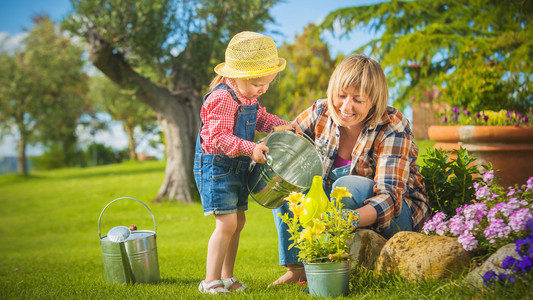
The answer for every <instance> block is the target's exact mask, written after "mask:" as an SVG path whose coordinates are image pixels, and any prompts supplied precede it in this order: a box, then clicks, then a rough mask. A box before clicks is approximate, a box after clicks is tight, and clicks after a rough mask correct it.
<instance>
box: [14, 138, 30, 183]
mask: <svg viewBox="0 0 533 300" xmlns="http://www.w3.org/2000/svg"><path fill="white" fill-rule="evenodd" d="M17 171H18V173H19V174H21V175H24V176H28V165H27V164H26V137H25V136H24V135H23V134H21V135H20V139H19V142H18V155H17Z"/></svg>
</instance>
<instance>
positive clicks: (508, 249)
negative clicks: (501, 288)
mask: <svg viewBox="0 0 533 300" xmlns="http://www.w3.org/2000/svg"><path fill="white" fill-rule="evenodd" d="M507 256H512V257H514V258H516V259H520V256H519V255H518V253H516V245H515V244H507V245H505V246H503V247H501V248H500V249H498V251H496V252H495V253H494V254H492V255H491V256H490V257H489V258H487V260H485V262H484V263H483V264H482V265H481V266H479V267H477V268H475V269H474V270H472V271H471V272H470V273H468V275H467V276H466V278H465V281H466V282H467V283H470V284H473V285H475V286H478V287H481V286H483V275H485V273H487V272H488V271H490V270H492V271H494V272H496V274H509V271H508V270H504V269H503V268H502V262H503V260H504V259H505V258H506V257H507Z"/></svg>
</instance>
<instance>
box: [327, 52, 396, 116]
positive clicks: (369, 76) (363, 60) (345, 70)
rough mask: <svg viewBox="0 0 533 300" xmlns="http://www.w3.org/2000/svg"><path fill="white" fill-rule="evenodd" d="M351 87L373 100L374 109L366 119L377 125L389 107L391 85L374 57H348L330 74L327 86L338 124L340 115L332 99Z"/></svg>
mask: <svg viewBox="0 0 533 300" xmlns="http://www.w3.org/2000/svg"><path fill="white" fill-rule="evenodd" d="M349 87H354V88H355V89H359V92H360V95H361V96H362V97H364V98H365V99H369V100H370V101H372V108H371V109H370V111H369V112H368V116H367V118H366V119H365V120H364V122H365V124H366V125H368V126H375V125H377V123H378V122H379V120H380V119H381V117H382V116H383V114H384V113H385V111H386V110H387V103H388V101H389V88H388V86H387V79H386V78H385V74H384V73H383V70H382V69H381V66H380V65H379V64H378V63H377V62H376V61H374V60H373V59H371V58H368V57H365V56H362V55H358V54H355V55H350V56H348V57H346V58H345V59H344V60H343V61H341V62H340V63H339V65H338V66H337V67H336V68H335V71H333V74H331V77H330V79H329V85H328V111H329V112H330V115H331V118H332V119H333V121H334V122H335V123H336V124H337V125H339V124H340V122H339V120H340V117H339V115H338V114H337V112H336V111H335V108H334V106H333V99H335V98H337V97H338V96H339V94H340V93H342V92H344V91H345V90H346V89H348V88H349Z"/></svg>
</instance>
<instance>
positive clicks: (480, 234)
mask: <svg viewBox="0 0 533 300" xmlns="http://www.w3.org/2000/svg"><path fill="white" fill-rule="evenodd" d="M474 187H475V191H476V193H475V195H476V199H475V201H473V202H474V203H472V204H466V205H463V206H461V207H459V208H458V209H457V210H456V215H454V216H453V217H451V218H448V215H446V214H444V213H442V212H439V213H436V214H435V215H434V216H433V218H432V219H430V220H428V221H427V222H426V223H425V224H424V227H423V230H424V232H425V233H426V234H438V235H448V236H454V237H458V242H459V243H461V245H462V246H463V248H464V249H465V250H467V251H473V250H477V251H479V252H480V253H481V254H484V253H492V252H494V251H495V250H496V249H498V248H499V247H501V246H503V245H505V244H508V243H510V242H515V241H516V240H517V239H520V238H523V237H525V236H526V235H527V231H526V229H527V227H526V224H527V222H529V221H530V220H532V219H533V208H532V203H533V177H530V178H529V180H528V181H527V183H526V184H524V185H522V186H518V185H515V187H514V188H509V190H505V189H503V188H502V187H500V186H498V185H497V184H496V183H495V182H494V170H491V171H487V172H485V174H483V180H482V181H481V182H476V183H475V184H474Z"/></svg>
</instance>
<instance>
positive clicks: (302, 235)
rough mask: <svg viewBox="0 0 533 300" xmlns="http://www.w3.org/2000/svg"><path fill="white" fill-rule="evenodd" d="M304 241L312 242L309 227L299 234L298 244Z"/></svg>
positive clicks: (311, 233)
mask: <svg viewBox="0 0 533 300" xmlns="http://www.w3.org/2000/svg"><path fill="white" fill-rule="evenodd" d="M305 239H307V240H308V241H309V243H312V242H313V231H312V230H311V227H307V228H305V229H304V230H302V232H300V238H299V239H298V243H301V242H302V241H303V240H305Z"/></svg>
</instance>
